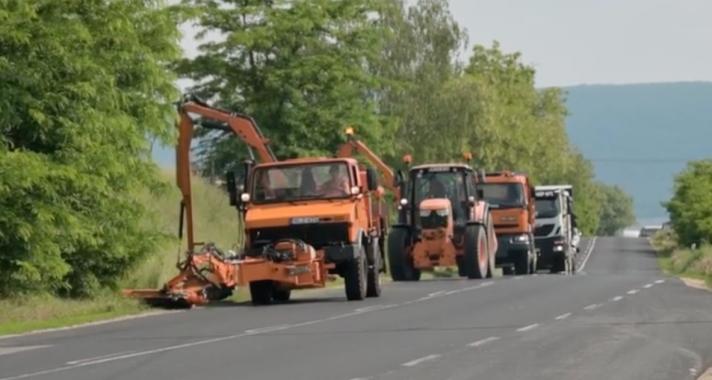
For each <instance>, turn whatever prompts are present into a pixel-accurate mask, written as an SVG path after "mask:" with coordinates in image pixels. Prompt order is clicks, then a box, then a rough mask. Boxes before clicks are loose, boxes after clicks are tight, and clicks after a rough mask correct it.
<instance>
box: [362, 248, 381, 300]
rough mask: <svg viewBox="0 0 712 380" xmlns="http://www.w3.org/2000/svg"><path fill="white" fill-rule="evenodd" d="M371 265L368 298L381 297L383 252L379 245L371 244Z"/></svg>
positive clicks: (368, 277)
mask: <svg viewBox="0 0 712 380" xmlns="http://www.w3.org/2000/svg"><path fill="white" fill-rule="evenodd" d="M369 256H370V261H371V265H369V266H368V273H367V275H366V297H380V296H381V266H382V265H383V264H382V262H381V252H380V249H379V246H378V244H374V243H372V244H371V252H370V253H369Z"/></svg>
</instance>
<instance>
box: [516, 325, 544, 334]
mask: <svg viewBox="0 0 712 380" xmlns="http://www.w3.org/2000/svg"><path fill="white" fill-rule="evenodd" d="M537 327H539V324H538V323H532V324H531V325H528V326H524V327H520V328H518V329H517V331H518V332H525V331H529V330H534V329H535V328H537Z"/></svg>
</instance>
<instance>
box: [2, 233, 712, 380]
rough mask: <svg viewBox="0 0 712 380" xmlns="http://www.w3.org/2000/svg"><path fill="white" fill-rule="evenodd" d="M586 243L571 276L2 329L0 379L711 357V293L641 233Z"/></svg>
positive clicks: (305, 375) (520, 369)
mask: <svg viewBox="0 0 712 380" xmlns="http://www.w3.org/2000/svg"><path fill="white" fill-rule="evenodd" d="M590 243H591V242H590V241H589V242H588V244H590ZM585 253H586V252H584V253H583V254H581V255H579V260H580V264H579V267H582V266H583V268H582V270H581V271H580V273H578V274H577V275H574V276H565V275H550V274H544V273H540V274H538V275H536V276H526V277H504V278H497V279H493V280H464V279H446V280H426V281H421V282H418V283H394V284H389V285H387V286H386V287H385V288H384V291H383V296H382V297H381V298H379V299H369V300H367V301H363V302H346V301H345V300H344V297H343V293H342V291H341V290H338V291H337V290H328V291H323V292H320V293H310V294H309V296H308V297H309V298H306V299H300V300H297V301H295V302H291V303H289V304H283V305H273V306H266V307H253V306H249V305H235V304H225V305H220V306H215V307H207V308H203V309H199V310H191V311H187V312H177V313H170V314H163V315H159V316H152V317H147V318H140V319H133V320H127V321H122V322H116V323H110V324H105V325H99V326H91V327H84V328H79V329H73V330H66V331H57V332H51V333H42V334H35V335H28V336H21V337H15V338H6V339H0V380H8V379H23V378H32V379H34V378H37V379H68V380H84V379H87V380H88V379H112V380H114V379H150V380H164V379H167V380H179V379H190V380H192V379H267V380H275V379H290V380H291V379H344V380H349V379H357V378H373V379H475V378H477V379H507V380H511V379H596V380H600V379H616V380H621V379H645V380H653V379H694V378H696V377H697V375H698V374H700V373H701V372H704V369H705V368H707V367H709V366H712V293H709V292H706V291H704V290H696V289H690V288H687V287H686V286H685V285H684V284H682V282H680V281H679V280H677V279H672V278H666V277H665V276H664V275H663V274H662V273H661V272H660V271H659V270H658V269H657V266H656V262H655V256H654V254H653V252H652V251H651V249H650V247H649V246H648V244H647V242H646V241H644V240H641V239H632V238H628V239H626V238H599V239H597V240H595V248H594V249H593V250H592V253H591V254H590V256H589V255H586V254H585ZM586 259H588V260H586ZM584 261H585V265H583V264H584Z"/></svg>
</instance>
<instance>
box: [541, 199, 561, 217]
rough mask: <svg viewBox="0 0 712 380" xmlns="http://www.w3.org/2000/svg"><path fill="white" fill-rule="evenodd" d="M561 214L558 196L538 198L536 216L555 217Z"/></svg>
mask: <svg viewBox="0 0 712 380" xmlns="http://www.w3.org/2000/svg"><path fill="white" fill-rule="evenodd" d="M557 215H559V202H557V199H556V198H542V199H537V200H536V217H537V218H553V217H555V216H557Z"/></svg>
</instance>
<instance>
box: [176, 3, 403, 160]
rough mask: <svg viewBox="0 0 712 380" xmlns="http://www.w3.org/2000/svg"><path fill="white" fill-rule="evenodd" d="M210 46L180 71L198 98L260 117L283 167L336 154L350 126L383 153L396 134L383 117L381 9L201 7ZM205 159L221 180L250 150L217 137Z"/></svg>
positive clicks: (209, 140) (195, 6)
mask: <svg viewBox="0 0 712 380" xmlns="http://www.w3.org/2000/svg"><path fill="white" fill-rule="evenodd" d="M189 3H190V4H191V6H192V9H193V11H194V12H195V13H194V14H197V15H198V17H197V20H196V21H197V24H198V26H199V27H200V29H201V35H203V34H206V33H211V34H215V33H217V34H219V35H220V36H221V38H219V39H218V40H206V41H205V42H203V43H202V44H201V45H200V48H199V50H200V54H199V55H198V57H196V58H195V59H189V60H185V61H184V62H183V63H182V64H181V65H180V72H181V74H182V75H185V76H186V77H188V78H190V79H193V80H194V81H196V82H197V85H196V86H195V87H194V90H195V91H196V92H197V93H198V94H200V95H202V96H203V97H204V98H208V99H212V100H214V101H215V102H216V103H218V104H219V105H222V106H223V107H226V108H229V109H233V110H236V111H240V112H244V113H247V114H250V115H251V116H253V117H254V118H255V119H256V120H257V122H258V123H259V124H260V125H261V126H262V128H263V129H264V130H265V134H266V135H267V136H268V138H270V139H271V140H272V141H274V143H275V144H274V149H275V151H276V153H277V155H278V156H279V157H283V158H284V157H293V156H297V155H311V154H327V153H332V152H333V149H334V147H335V146H336V145H337V143H338V142H339V141H341V139H342V136H341V135H342V129H343V127H344V126H345V125H347V124H353V125H357V126H358V127H359V134H360V135H361V136H362V137H363V138H364V139H366V140H367V141H369V142H371V143H373V144H374V145H376V146H378V147H380V148H383V149H386V148H387V147H388V144H386V143H383V142H385V140H386V139H388V138H389V137H390V136H388V131H387V130H384V129H383V128H382V126H381V120H380V119H379V118H378V117H377V114H376V112H375V110H376V109H375V102H374V93H373V89H375V88H377V86H378V80H377V78H376V77H375V76H374V75H373V74H372V70H371V66H372V64H373V62H374V61H375V60H376V57H377V55H378V53H379V52H380V50H381V40H382V38H381V37H382V36H381V33H380V32H379V27H378V21H377V20H378V17H379V16H378V15H379V14H380V10H381V8H382V5H380V2H379V1H376V0H353V1H333V0H309V1H306V0H297V1H287V0H276V1H264V0H224V1H213V0H194V1H190V2H189ZM204 142H206V144H204V145H203V149H200V150H199V155H200V156H201V157H202V158H203V159H206V160H207V161H208V162H210V165H211V167H216V168H217V170H222V169H224V168H228V167H230V166H231V165H233V164H234V163H235V162H237V161H239V159H240V158H241V157H244V152H245V150H244V148H243V147H242V144H240V142H238V141H234V139H225V138H224V137H223V136H208V137H207V138H206V139H204Z"/></svg>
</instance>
